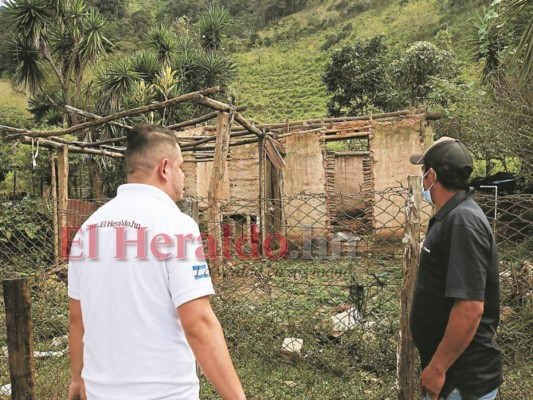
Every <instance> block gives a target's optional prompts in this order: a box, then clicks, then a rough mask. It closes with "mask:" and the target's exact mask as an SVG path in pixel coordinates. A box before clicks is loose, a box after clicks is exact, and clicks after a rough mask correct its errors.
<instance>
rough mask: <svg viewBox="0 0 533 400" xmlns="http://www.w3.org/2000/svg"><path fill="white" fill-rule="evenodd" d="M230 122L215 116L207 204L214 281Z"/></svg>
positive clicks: (218, 265) (219, 269)
mask: <svg viewBox="0 0 533 400" xmlns="http://www.w3.org/2000/svg"><path fill="white" fill-rule="evenodd" d="M230 130H231V122H230V120H229V116H228V114H226V113H223V112H219V113H218V116H217V141H216V144H215V158H214V162H213V171H212V173H211V180H210V182H209V193H208V196H207V202H208V209H207V215H208V221H209V223H210V224H211V226H210V229H209V233H210V234H211V235H212V237H213V238H214V240H215V249H216V254H215V259H214V262H213V270H214V272H215V274H214V279H218V278H221V277H222V274H223V272H224V271H223V269H222V268H223V265H222V226H221V222H222V215H221V210H220V204H219V201H220V199H221V198H222V188H223V184H224V175H225V170H226V158H227V157H228V150H229V141H230V137H229V134H230Z"/></svg>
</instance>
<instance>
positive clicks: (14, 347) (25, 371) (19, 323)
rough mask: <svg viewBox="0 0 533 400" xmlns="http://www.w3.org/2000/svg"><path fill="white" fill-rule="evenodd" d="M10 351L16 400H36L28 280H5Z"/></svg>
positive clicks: (14, 399)
mask: <svg viewBox="0 0 533 400" xmlns="http://www.w3.org/2000/svg"><path fill="white" fill-rule="evenodd" d="M3 289H4V302H5V310H6V327H7V350H8V353H9V374H10V377H11V398H12V399H13V400H33V399H35V384H34V382H35V366H34V363H33V326H32V320H31V296H30V290H29V285H28V280H27V278H22V279H10V280H5V281H3Z"/></svg>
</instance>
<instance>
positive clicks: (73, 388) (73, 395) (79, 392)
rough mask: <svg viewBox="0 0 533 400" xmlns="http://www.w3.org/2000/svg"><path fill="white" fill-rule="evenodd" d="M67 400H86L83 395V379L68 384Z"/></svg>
mask: <svg viewBox="0 0 533 400" xmlns="http://www.w3.org/2000/svg"><path fill="white" fill-rule="evenodd" d="M68 400H87V396H86V395H85V383H84V382H83V379H78V380H75V381H74V380H73V381H71V382H70V388H69V391H68Z"/></svg>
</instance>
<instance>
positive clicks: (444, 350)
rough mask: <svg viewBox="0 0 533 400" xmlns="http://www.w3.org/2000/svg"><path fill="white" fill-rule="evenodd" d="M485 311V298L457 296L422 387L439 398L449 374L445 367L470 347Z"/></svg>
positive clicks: (421, 382)
mask: <svg viewBox="0 0 533 400" xmlns="http://www.w3.org/2000/svg"><path fill="white" fill-rule="evenodd" d="M482 315H483V302H482V301H475V300H455V304H454V305H453V307H452V310H451V312H450V317H449V319H448V325H447V326H446V331H445V333H444V337H443V338H442V341H441V342H440V344H439V347H438V348H437V351H436V352H435V354H434V355H433V358H432V359H431V362H430V363H429V365H428V366H427V367H426V368H425V369H424V371H422V376H421V377H420V388H421V390H422V392H423V393H427V394H428V395H429V396H430V397H431V399H432V400H436V399H437V397H438V395H439V393H440V391H441V389H442V386H443V385H444V381H445V378H446V375H445V374H446V371H447V370H448V368H450V367H451V366H452V365H453V363H454V362H455V360H457V358H458V357H459V356H460V355H461V354H462V353H463V351H465V349H466V348H467V347H468V345H469V344H470V342H471V341H472V339H473V338H474V335H475V333H476V330H477V328H478V326H479V321H480V320H481V316H482Z"/></svg>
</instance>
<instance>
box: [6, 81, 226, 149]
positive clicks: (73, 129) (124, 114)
mask: <svg viewBox="0 0 533 400" xmlns="http://www.w3.org/2000/svg"><path fill="white" fill-rule="evenodd" d="M219 90H220V88H219V87H213V88H209V89H204V90H200V91H197V92H192V93H187V94H184V95H181V96H178V97H175V98H173V99H170V100H166V101H161V102H158V103H154V104H150V105H147V106H142V107H136V108H132V109H130V110H125V111H120V112H117V113H113V114H110V115H108V116H106V117H102V118H101V119H96V120H93V121H88V122H84V123H82V124H79V125H74V126H71V127H70V128H66V129H60V130H57V131H28V130H21V129H16V128H11V127H6V126H1V125H0V130H7V131H9V132H15V134H13V135H8V136H7V137H6V139H8V140H13V139H18V138H19V137H20V136H21V135H26V136H30V137H34V138H36V137H48V136H63V135H67V134H69V133H73V132H77V131H80V130H82V129H87V128H91V127H93V126H98V125H103V124H105V123H109V122H111V121H116V120H117V119H121V118H125V117H131V116H132V115H137V114H143V113H146V112H150V111H155V110H159V109H161V108H165V107H170V106H173V105H176V104H179V103H183V102H185V101H190V100H196V99H198V98H200V97H201V96H202V97H203V96H204V95H209V94H214V93H217V92H218V91H219ZM204 98H205V97H204Z"/></svg>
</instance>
